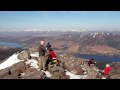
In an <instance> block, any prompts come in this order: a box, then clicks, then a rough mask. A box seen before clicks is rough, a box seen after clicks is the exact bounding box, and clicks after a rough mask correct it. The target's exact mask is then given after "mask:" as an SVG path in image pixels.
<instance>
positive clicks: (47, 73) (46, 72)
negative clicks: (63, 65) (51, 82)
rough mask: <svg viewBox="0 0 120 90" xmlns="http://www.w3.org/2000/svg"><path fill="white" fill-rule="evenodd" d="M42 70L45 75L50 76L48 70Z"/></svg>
mask: <svg viewBox="0 0 120 90" xmlns="http://www.w3.org/2000/svg"><path fill="white" fill-rule="evenodd" d="M42 71H43V70H42ZM43 72H44V73H45V74H46V76H47V77H51V76H52V75H51V74H50V72H49V71H43Z"/></svg>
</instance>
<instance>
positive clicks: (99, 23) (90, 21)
mask: <svg viewBox="0 0 120 90" xmlns="http://www.w3.org/2000/svg"><path fill="white" fill-rule="evenodd" d="M76 27H78V28H84V29H88V30H89V29H93V30H94V29H98V30H100V29H120V11H0V30H6V29H11V30H12V29H16V30H24V29H37V28H76Z"/></svg>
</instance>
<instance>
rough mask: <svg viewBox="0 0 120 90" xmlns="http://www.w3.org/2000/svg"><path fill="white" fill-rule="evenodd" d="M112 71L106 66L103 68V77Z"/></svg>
mask: <svg viewBox="0 0 120 90" xmlns="http://www.w3.org/2000/svg"><path fill="white" fill-rule="evenodd" d="M111 70H112V68H111V67H110V65H109V64H106V67H105V68H104V75H108V74H109V72H110V71H111Z"/></svg>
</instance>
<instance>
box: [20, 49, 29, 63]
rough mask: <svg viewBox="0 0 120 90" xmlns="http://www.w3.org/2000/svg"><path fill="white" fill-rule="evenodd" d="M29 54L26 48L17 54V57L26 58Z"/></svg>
mask: <svg viewBox="0 0 120 90" xmlns="http://www.w3.org/2000/svg"><path fill="white" fill-rule="evenodd" d="M30 58H31V56H30V53H29V52H28V51H27V50H26V51H22V52H21V53H20V54H19V55H18V59H20V60H25V61H26V60H28V59H30Z"/></svg>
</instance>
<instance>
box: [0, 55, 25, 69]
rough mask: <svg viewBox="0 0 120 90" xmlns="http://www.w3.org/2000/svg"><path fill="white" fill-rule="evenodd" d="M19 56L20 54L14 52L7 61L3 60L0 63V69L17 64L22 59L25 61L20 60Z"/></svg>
mask: <svg viewBox="0 0 120 90" xmlns="http://www.w3.org/2000/svg"><path fill="white" fill-rule="evenodd" d="M17 56H18V54H16V53H15V54H13V55H12V56H10V57H9V58H8V59H7V60H6V61H5V62H3V63H1V64H0V70H1V69H5V68H7V67H10V66H12V65H13V64H15V63H18V62H20V61H24V60H19V59H18V58H17Z"/></svg>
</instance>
